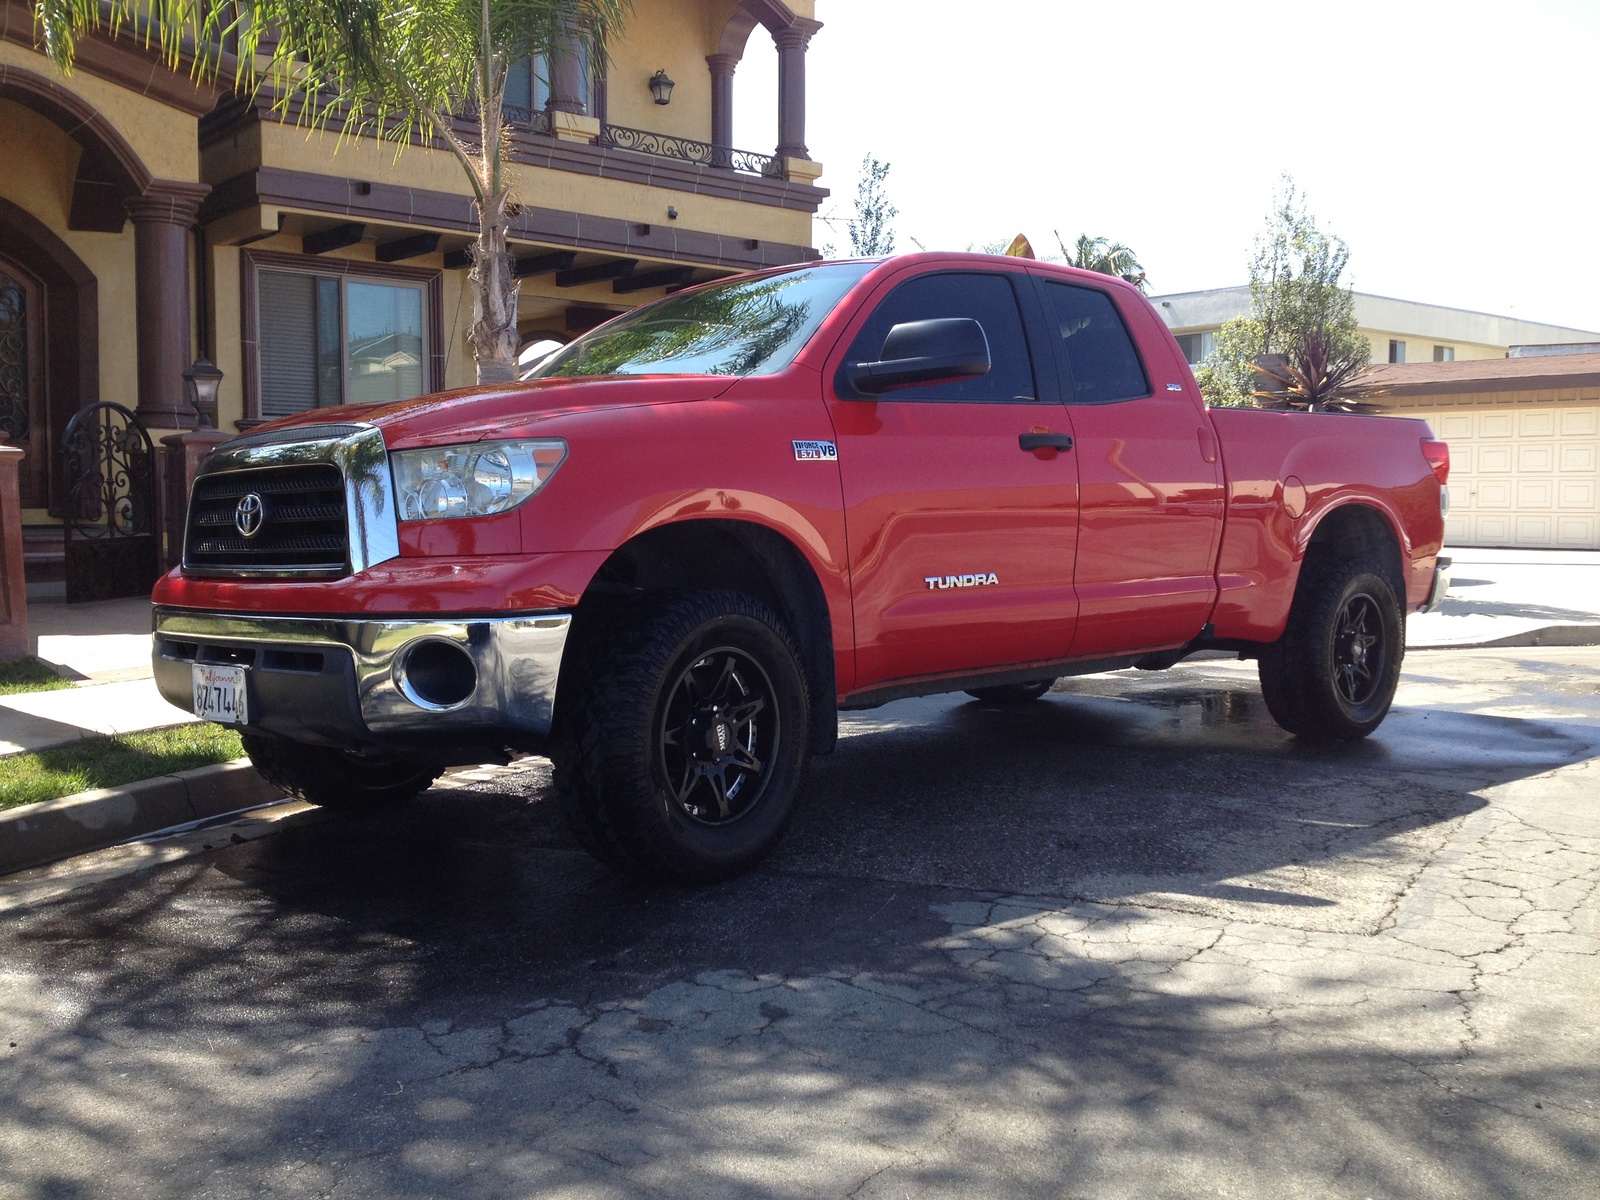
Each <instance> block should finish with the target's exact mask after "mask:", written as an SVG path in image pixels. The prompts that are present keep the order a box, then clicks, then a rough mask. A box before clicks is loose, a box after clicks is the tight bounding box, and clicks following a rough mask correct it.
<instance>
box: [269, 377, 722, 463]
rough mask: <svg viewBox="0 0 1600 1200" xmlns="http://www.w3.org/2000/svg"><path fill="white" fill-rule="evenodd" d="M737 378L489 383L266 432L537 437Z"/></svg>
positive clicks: (314, 417) (389, 437) (437, 440)
mask: <svg viewBox="0 0 1600 1200" xmlns="http://www.w3.org/2000/svg"><path fill="white" fill-rule="evenodd" d="M737 382H739V380H738V378H737V377H736V376H722V375H604V376H595V377H592V378H584V379H535V380H530V381H528V382H526V383H499V384H483V385H480V386H478V387H470V388H458V389H456V390H455V391H451V392H434V393H432V394H430V395H427V396H418V397H416V398H415V399H412V400H400V401H396V402H395V403H392V404H350V405H345V406H343V407H340V408H338V409H328V408H317V409H312V410H311V411H310V412H304V413H297V414H296V415H295V416H292V417H284V418H282V419H280V420H277V421H274V422H273V423H272V424H271V425H270V426H265V427H264V430H263V431H270V430H277V429H293V428H294V427H295V426H297V425H326V424H327V423H328V422H329V421H330V420H337V421H340V422H344V421H351V422H362V423H365V424H370V425H376V426H377V427H378V428H379V429H381V430H383V440H384V444H385V445H387V446H388V447H389V448H390V449H391V450H394V449H404V448H410V447H417V446H441V445H446V444H448V443H451V442H475V441H480V440H482V439H484V438H488V437H495V436H504V435H507V434H522V433H526V434H529V435H531V436H538V429H537V426H538V425H539V424H541V423H543V422H545V421H548V420H551V419H553V418H556V417H560V416H564V415H568V414H571V413H579V412H588V411H591V410H593V409H596V408H619V407H622V408H636V407H639V406H642V405H657V404H684V403H688V402H689V401H693V400H713V399H715V398H716V397H718V396H720V395H722V394H723V393H724V392H726V391H727V390H728V389H729V388H731V387H732V386H733V385H734V384H736V383H737ZM252 432H256V431H252Z"/></svg>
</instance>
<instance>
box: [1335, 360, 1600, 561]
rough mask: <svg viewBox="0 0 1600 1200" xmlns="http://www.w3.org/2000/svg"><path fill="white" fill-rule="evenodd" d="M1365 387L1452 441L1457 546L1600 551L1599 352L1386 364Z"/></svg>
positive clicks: (1390, 408)
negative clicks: (1422, 420)
mask: <svg viewBox="0 0 1600 1200" xmlns="http://www.w3.org/2000/svg"><path fill="white" fill-rule="evenodd" d="M1523 349H1524V350H1527V349H1532V347H1527V348H1523ZM1539 349H1541V350H1544V349H1546V348H1544V347H1541V348H1539ZM1580 349H1585V350H1587V349H1588V347H1580ZM1360 383H1361V384H1362V385H1363V386H1365V387H1368V388H1371V389H1374V391H1375V392H1376V393H1377V394H1376V395H1375V396H1374V398H1373V402H1374V403H1376V404H1378V405H1380V406H1382V410H1383V411H1384V412H1386V413H1392V414H1394V415H1396V416H1407V417H1423V418H1425V419H1426V420H1427V421H1428V423H1429V424H1430V425H1431V426H1432V427H1433V431H1434V433H1435V434H1436V435H1438V436H1439V437H1441V438H1443V439H1444V440H1445V441H1447V442H1449V443H1450V511H1449V513H1448V514H1447V516H1446V517H1445V541H1446V542H1447V543H1448V544H1450V545H1454V546H1512V547H1530V548H1549V549H1564V550H1600V353H1594V352H1590V353H1578V354H1550V353H1539V354H1524V355H1521V356H1518V357H1514V358H1498V359H1481V360H1478V361H1475V362H1461V361H1456V362H1438V363H1433V362H1427V363H1406V364H1403V365H1401V364H1395V365H1388V364H1384V365H1381V366H1375V367H1369V368H1368V369H1367V371H1366V372H1365V373H1364V374H1363V375H1362V376H1361V379H1360Z"/></svg>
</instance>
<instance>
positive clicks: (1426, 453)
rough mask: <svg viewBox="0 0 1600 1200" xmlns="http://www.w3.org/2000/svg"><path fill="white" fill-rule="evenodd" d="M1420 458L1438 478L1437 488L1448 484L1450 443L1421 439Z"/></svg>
mask: <svg viewBox="0 0 1600 1200" xmlns="http://www.w3.org/2000/svg"><path fill="white" fill-rule="evenodd" d="M1422 457H1423V458H1425V459H1427V460H1428V465H1429V466H1430V467H1432V468H1433V473H1434V474H1435V475H1437V476H1438V477H1439V486H1440V487H1443V486H1444V485H1445V484H1447V483H1449V482H1450V443H1449V442H1440V441H1435V440H1434V439H1433V438H1423V439H1422Z"/></svg>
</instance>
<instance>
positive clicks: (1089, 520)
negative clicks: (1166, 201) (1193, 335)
mask: <svg viewBox="0 0 1600 1200" xmlns="http://www.w3.org/2000/svg"><path fill="white" fill-rule="evenodd" d="M1130 290H1131V289H1130ZM1113 298H1114V300H1116V302H1117V306H1118V308H1119V310H1120V311H1121V313H1122V318H1123V320H1124V321H1125V322H1126V323H1127V326H1128V329H1129V332H1130V333H1132V334H1133V337H1134V339H1135V341H1136V342H1137V343H1138V344H1139V346H1140V347H1141V349H1142V351H1143V357H1144V360H1145V370H1146V372H1147V373H1148V375H1149V381H1150V385H1151V388H1152V391H1151V394H1150V395H1148V396H1146V397H1143V398H1138V399H1132V400H1124V401H1122V402H1120V403H1116V404H1078V405H1073V406H1071V412H1072V430H1073V434H1074V436H1075V437H1076V439H1077V444H1076V446H1075V447H1074V448H1073V454H1074V456H1075V457H1076V458H1077V460H1078V479H1079V486H1080V487H1081V488H1082V500H1081V508H1080V514H1079V521H1080V525H1079V533H1078V566H1077V572H1076V575H1075V577H1074V582H1075V584H1076V586H1077V591H1078V605H1079V607H1078V636H1077V638H1076V639H1075V640H1074V641H1073V644H1072V653H1073V656H1074V657H1079V656H1083V657H1100V656H1106V655H1111V654H1115V653H1122V652H1127V651H1129V650H1134V649H1147V648H1148V649H1153V648H1157V647H1170V646H1181V645H1184V644H1185V643H1187V642H1189V641H1191V640H1193V639H1194V638H1196V637H1198V636H1199V634H1200V631H1201V629H1202V627H1204V625H1205V623H1206V620H1207V618H1208V617H1209V616H1210V615H1211V609H1212V607H1213V605H1214V604H1215V602H1216V594H1217V585H1216V578H1215V574H1214V567H1215V563H1216V551H1217V544H1218V541H1219V539H1220V537H1221V534H1222V517H1223V507H1224V492H1223V481H1222V468H1221V465H1220V464H1219V463H1217V462H1216V461H1215V455H1214V454H1213V456H1212V461H1207V459H1206V454H1205V450H1206V440H1205V439H1206V437H1207V436H1208V434H1209V432H1210V430H1209V422H1208V420H1207V418H1206V413H1205V408H1204V405H1203V404H1202V402H1201V400H1200V395H1199V392H1198V390H1197V389H1195V387H1194V384H1193V380H1192V378H1191V376H1190V373H1189V368H1188V364H1187V363H1185V362H1184V361H1183V360H1182V358H1181V357H1180V356H1179V354H1178V347H1177V343H1176V342H1174V341H1173V340H1172V338H1171V335H1170V334H1168V333H1167V330H1166V326H1165V325H1164V324H1162V323H1161V321H1160V320H1159V319H1158V318H1157V317H1156V315H1155V313H1154V312H1153V311H1152V310H1151V308H1150V305H1149V304H1148V303H1147V302H1145V301H1143V300H1142V299H1139V300H1137V302H1135V300H1134V299H1133V298H1131V297H1130V296H1128V295H1127V294H1116V293H1113ZM1169 384H1176V385H1178V387H1179V389H1180V390H1178V391H1171V390H1169V388H1168V385H1169Z"/></svg>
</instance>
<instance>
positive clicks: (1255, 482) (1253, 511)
mask: <svg viewBox="0 0 1600 1200" xmlns="http://www.w3.org/2000/svg"><path fill="white" fill-rule="evenodd" d="M1211 420H1212V423H1213V424H1214V425H1215V427H1216V430H1217V434H1218V436H1219V438H1220V439H1221V442H1222V459H1223V465H1224V468H1225V471H1226V474H1227V478H1228V518H1227V524H1226V527H1225V528H1224V530H1223V536H1222V550H1221V553H1220V555H1219V557H1218V561H1217V581H1218V583H1219V585H1220V587H1221V596H1220V598H1219V599H1218V602H1217V609H1216V613H1215V615H1214V616H1213V617H1212V621H1213V623H1214V624H1215V626H1216V636H1217V637H1219V638H1240V639H1244V640H1247V641H1272V640H1274V639H1276V638H1277V637H1278V636H1279V635H1280V634H1281V633H1282V632H1283V627H1284V623H1285V622H1286V621H1287V620H1288V616H1289V601H1290V599H1291V598H1292V597H1293V595H1294V588H1295V583H1296V582H1297V581H1298V580H1299V577H1300V563H1301V560H1302V559H1303V558H1304V556H1305V548H1306V545H1307V544H1308V543H1309V542H1310V540H1311V535H1312V534H1313V533H1314V532H1315V531H1316V527H1317V525H1318V524H1319V523H1320V522H1321V521H1322V520H1323V519H1324V518H1325V517H1326V516H1327V515H1328V513H1330V512H1331V511H1333V510H1334V509H1335V508H1338V507H1339V506H1341V505H1344V504H1364V505H1367V506H1368V507H1370V508H1373V509H1375V510H1376V511H1377V512H1378V513H1380V514H1381V515H1382V516H1383V518H1384V520H1385V521H1386V523H1387V524H1388V526H1389V528H1390V529H1391V531H1393V533H1394V535H1395V538H1396V540H1397V541H1398V542H1399V545H1400V562H1401V566H1402V568H1403V569H1404V570H1405V571H1406V597H1405V603H1406V607H1407V608H1408V609H1415V608H1418V607H1420V606H1421V605H1422V604H1423V603H1424V602H1425V601H1426V599H1427V596H1428V589H1429V588H1430V587H1431V586H1432V582H1433V567H1434V562H1435V560H1436V559H1437V557H1438V554H1439V549H1440V546H1441V545H1442V544H1443V541H1444V518H1443V516H1441V514H1440V511H1439V481H1438V479H1437V477H1436V476H1435V475H1434V473H1433V468H1432V467H1431V466H1430V465H1429V464H1428V461H1427V459H1425V458H1424V457H1423V455H1422V439H1423V438H1425V437H1427V436H1429V435H1428V426H1427V422H1425V421H1417V420H1411V419H1407V418H1398V417H1358V416H1352V415H1349V414H1346V413H1288V412H1264V411H1260V410H1255V409H1235V408H1220V409H1213V410H1211ZM1357 473H1359V478H1360V482H1359V483H1357V482H1354V481H1353V479H1352V476H1353V475H1356V474H1357ZM1290 475H1293V476H1296V477H1298V478H1299V479H1300V480H1301V482H1302V483H1303V484H1304V485H1305V489H1306V495H1307V501H1306V508H1305V512H1304V514H1303V515H1302V516H1301V517H1300V518H1299V519H1298V520H1297V519H1294V518H1292V517H1290V516H1289V515H1288V514H1287V513H1285V512H1284V509H1283V503H1282V499H1283V481H1284V479H1285V478H1287V477H1288V476H1290Z"/></svg>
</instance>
